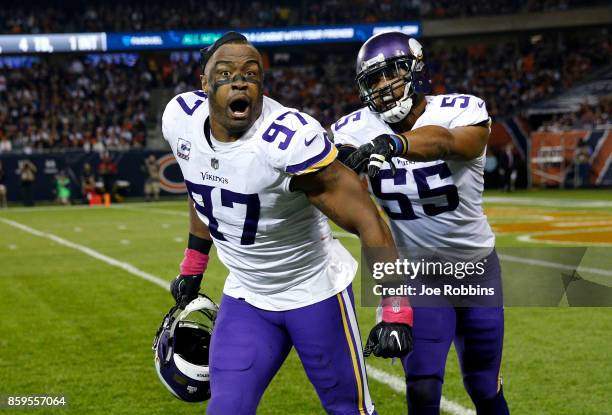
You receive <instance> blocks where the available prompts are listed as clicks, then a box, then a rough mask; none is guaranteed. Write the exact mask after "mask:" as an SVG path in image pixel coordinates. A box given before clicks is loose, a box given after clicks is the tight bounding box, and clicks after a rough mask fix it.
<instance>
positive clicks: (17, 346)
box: [0, 191, 612, 415]
mask: <svg viewBox="0 0 612 415" xmlns="http://www.w3.org/2000/svg"><path fill="white" fill-rule="evenodd" d="M610 193H611V192H609V191H587V192H570V191H547V192H544V191H542V192H522V193H516V194H513V195H512V196H511V197H510V196H508V195H506V194H501V193H487V195H488V199H487V203H486V209H487V215H488V216H489V219H490V221H491V224H492V225H493V227H494V230H495V231H496V233H497V236H498V246H501V247H508V246H512V247H524V248H535V247H560V246H583V247H588V249H587V251H586V254H585V259H584V261H586V263H583V264H581V265H583V266H585V267H588V270H587V271H586V273H587V274H588V275H587V276H585V278H591V277H592V278H593V280H594V281H595V280H596V281H598V282H599V283H600V284H603V285H607V286H611V285H612V283H610V281H611V280H612V276H610V275H611V274H610V270H611V269H612V266H610V260H611V257H612V255H610V254H612V249H610V247H612V196H611V195H610ZM186 212H187V204H186V202H182V201H172V202H161V203H155V204H144V203H131V204H123V205H115V206H112V207H111V208H88V207H64V208H62V207H55V206H49V207H40V208H30V209H26V208H10V209H8V210H0V294H1V295H0V315H1V316H2V318H1V319H0V395H2V396H3V397H4V398H6V396H27V395H52V396H58V395H63V396H66V398H67V400H68V405H67V407H66V408H63V409H60V408H44V409H43V408H41V409H37V410H27V411H25V412H23V411H24V410H23V409H11V408H7V407H6V405H4V406H3V405H2V404H0V415H2V414H3V413H7V414H9V413H11V414H12V413H49V414H55V413H58V414H60V413H64V411H68V412H70V413H74V414H130V415H132V414H164V415H166V414H203V413H204V412H205V405H204V404H186V403H183V402H180V401H178V400H177V399H175V398H174V397H172V396H171V395H170V393H169V392H167V391H166V390H165V388H164V387H163V386H162V385H161V383H160V382H159V381H158V379H157V376H156V374H155V370H154V365H153V352H152V350H151V342H152V340H153V335H154V333H155V330H156V329H157V327H158V325H159V323H160V321H161V318H162V317H163V315H164V313H165V312H166V311H167V310H168V308H169V307H170V306H171V305H172V303H173V300H172V298H171V296H170V294H169V293H168V292H167V290H166V289H164V288H163V287H162V286H161V285H162V284H159V283H160V281H159V280H160V279H161V280H164V281H168V282H169V281H170V280H171V279H172V278H174V276H175V275H176V273H177V270H178V263H179V262H180V260H181V259H182V252H183V249H184V248H185V245H186V236H187V221H188V218H187V215H186ZM338 235H339V237H340V239H341V241H342V242H343V243H344V244H345V246H346V247H347V248H348V249H349V250H350V251H351V252H352V253H353V254H354V256H355V257H359V241H358V240H357V239H354V238H351V237H348V236H347V235H346V234H344V233H342V232H339V233H338ZM591 249H592V251H590V250H591ZM525 251H529V249H525ZM591 252H592V254H590V253H591ZM606 252H607V253H608V255H607V256H606V255H605V253H606ZM602 253H603V255H602ZM212 257H213V259H212V261H211V264H210V265H209V268H208V271H207V272H206V275H205V280H204V282H203V291H205V292H206V293H207V294H209V295H210V296H211V297H212V298H213V299H215V300H218V299H219V298H220V294H221V288H222V286H223V280H224V278H225V275H226V270H225V269H224V267H223V266H222V265H221V264H220V263H219V261H218V260H217V259H216V257H215V255H214V254H213V255H212ZM502 266H503V267H517V266H518V267H520V266H522V265H521V263H520V261H519V262H517V261H516V260H514V261H509V262H507V261H503V262H502ZM585 269H586V268H585ZM589 273H590V274H589ZM591 274H592V275H591ZM589 275H590V276H589ZM359 285H360V281H359V278H357V279H356V281H355V283H354V290H355V292H356V293H357V294H358V293H359ZM356 297H357V300H358V301H359V295H356ZM358 316H359V322H360V325H361V331H362V335H363V334H364V333H367V332H368V331H369V328H370V327H371V325H372V324H373V321H374V310H373V309H371V308H362V307H358ZM611 317H612V309H609V308H594V307H590V308H575V307H508V308H506V336H505V346H504V357H503V363H502V374H503V384H504V391H505V395H506V397H507V399H508V402H509V405H510V409H511V412H512V413H514V414H529V415H539V414H554V415H561V414H568V415H586V414H589V415H606V414H610V413H612V406H611V405H610V391H612V372H611V370H610V368H611V367H612V353H611V351H612V346H611V344H612V318H611ZM367 363H368V365H369V373H370V381H369V383H370V391H371V394H372V397H373V400H374V401H375V403H376V407H377V409H378V412H379V413H380V414H382V415H384V414H405V413H406V404H405V398H404V395H403V384H402V369H401V365H400V364H399V363H397V364H395V365H393V364H392V363H391V362H390V361H388V360H382V359H376V358H373V357H371V358H368V359H367ZM239 393H240V390H239V389H238V388H237V389H236V394H239ZM443 408H444V409H445V413H450V414H456V415H458V414H469V413H473V412H471V411H472V406H471V402H470V400H469V398H468V396H467V395H466V393H465V392H464V390H463V386H462V382H461V377H460V373H459V370H458V364H457V358H456V355H455V353H454V351H451V353H450V354H449V359H448V364H447V372H446V381H445V384H444V401H443ZM258 413H260V414H291V415H307V414H321V413H323V411H322V410H321V407H320V405H319V401H318V399H317V396H316V394H315V392H314V390H313V388H312V386H311V385H310V384H309V382H308V380H307V378H306V376H305V374H304V372H303V370H302V367H301V364H300V362H299V360H298V359H297V356H296V354H295V353H294V352H292V354H291V355H290V357H289V359H288V360H287V361H286V363H285V364H284V366H283V367H282V369H281V370H280V372H279V373H278V375H277V376H276V377H275V379H274V380H273V381H272V384H271V385H270V387H269V388H268V390H267V392H266V393H265V395H264V398H263V400H262V402H261V405H260V409H259V411H258ZM228 415H230V414H228Z"/></svg>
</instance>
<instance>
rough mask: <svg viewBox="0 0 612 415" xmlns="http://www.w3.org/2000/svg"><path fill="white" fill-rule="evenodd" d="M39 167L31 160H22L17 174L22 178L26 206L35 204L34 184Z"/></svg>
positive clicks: (22, 190)
mask: <svg viewBox="0 0 612 415" xmlns="http://www.w3.org/2000/svg"><path fill="white" fill-rule="evenodd" d="M37 171H38V169H37V168H36V166H35V165H34V163H32V162H31V161H30V160H28V159H25V160H20V161H19V167H18V168H17V174H18V175H19V179H20V180H21V192H22V193H21V194H22V197H23V205H24V206H34V198H33V195H32V185H33V184H34V182H35V181H36V172H37Z"/></svg>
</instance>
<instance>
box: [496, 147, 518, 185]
mask: <svg viewBox="0 0 612 415" xmlns="http://www.w3.org/2000/svg"><path fill="white" fill-rule="evenodd" d="M499 174H500V175H501V177H502V188H503V190H505V191H506V192H513V191H514V184H515V183H516V176H517V170H516V156H515V154H514V145H513V144H512V143H508V144H506V145H505V146H504V150H503V152H502V153H501V154H500V156H499Z"/></svg>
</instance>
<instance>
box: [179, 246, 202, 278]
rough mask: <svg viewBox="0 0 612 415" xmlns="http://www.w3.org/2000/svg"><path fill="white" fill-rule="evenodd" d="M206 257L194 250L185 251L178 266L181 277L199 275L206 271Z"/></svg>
mask: <svg viewBox="0 0 612 415" xmlns="http://www.w3.org/2000/svg"><path fill="white" fill-rule="evenodd" d="M207 265H208V255H206V254H203V253H201V252H199V251H196V250H195V249H189V248H187V249H185V257H184V258H183V261H182V262H181V265H180V270H181V275H200V274H203V273H204V271H206V266H207Z"/></svg>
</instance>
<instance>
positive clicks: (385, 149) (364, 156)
mask: <svg viewBox="0 0 612 415" xmlns="http://www.w3.org/2000/svg"><path fill="white" fill-rule="evenodd" d="M405 147H406V140H403V139H402V138H401V137H400V136H398V135H395V134H381V135H379V136H378V137H376V138H374V139H373V140H372V142H370V143H367V144H364V145H362V146H360V147H359V148H358V149H357V150H356V151H355V152H353V153H352V154H351V155H350V156H349V157H348V158H347V159H346V162H345V164H346V165H347V166H348V167H350V168H351V169H353V170H354V171H355V172H356V173H361V172H362V171H363V170H364V169H365V166H366V163H367V166H368V176H370V177H376V176H378V173H380V170H381V168H382V166H383V163H384V162H385V161H386V162H388V163H389V165H390V166H391V173H392V174H393V175H395V165H394V164H393V157H396V156H400V155H402V154H404V152H405Z"/></svg>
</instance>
